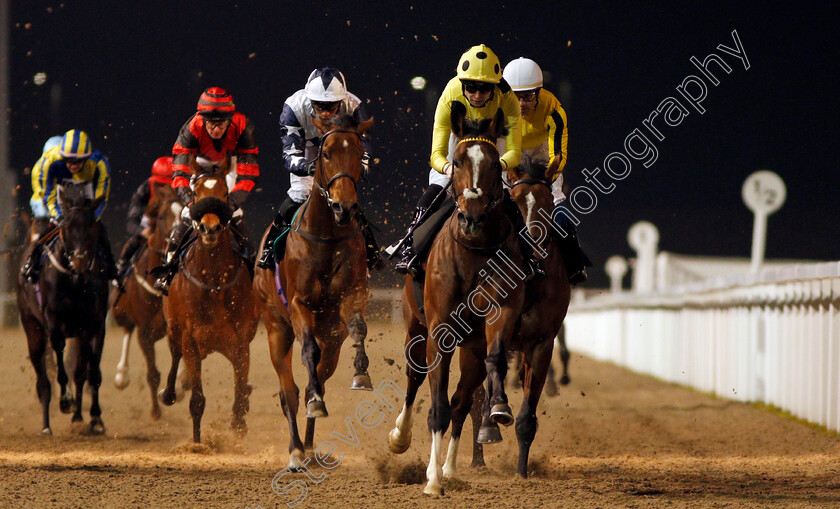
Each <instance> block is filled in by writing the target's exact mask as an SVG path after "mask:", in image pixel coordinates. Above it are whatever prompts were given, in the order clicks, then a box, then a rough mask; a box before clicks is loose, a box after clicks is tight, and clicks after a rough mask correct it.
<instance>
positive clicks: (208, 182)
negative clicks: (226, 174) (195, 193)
mask: <svg viewBox="0 0 840 509" xmlns="http://www.w3.org/2000/svg"><path fill="white" fill-rule="evenodd" d="M217 183H218V181H217V180H205V181H204V187H206V188H207V189H213V188H214V187H216V184H217Z"/></svg>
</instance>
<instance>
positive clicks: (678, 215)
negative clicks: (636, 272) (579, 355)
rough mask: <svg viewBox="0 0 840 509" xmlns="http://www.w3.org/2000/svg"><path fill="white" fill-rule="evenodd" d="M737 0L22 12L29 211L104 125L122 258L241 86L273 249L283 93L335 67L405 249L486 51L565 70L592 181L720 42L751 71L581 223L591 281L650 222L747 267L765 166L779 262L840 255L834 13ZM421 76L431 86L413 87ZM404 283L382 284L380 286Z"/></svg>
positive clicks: (197, 5) (77, 6)
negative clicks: (459, 91)
mask: <svg viewBox="0 0 840 509" xmlns="http://www.w3.org/2000/svg"><path fill="white" fill-rule="evenodd" d="M733 3H734V2H724V3H716V2H691V3H688V2H659V3H657V4H642V3H636V2H622V3H621V4H620V5H613V4H609V3H606V2H573V3H570V2H545V3H527V2H503V3H496V2H471V3H464V2H448V3H444V4H441V5H438V6H433V5H431V4H430V3H428V2H417V3H414V4H412V3H408V2H394V3H392V4H386V3H380V5H378V6H376V7H374V6H373V5H374V4H373V3H364V4H362V3H357V2H342V3H336V2H265V1H263V2H241V3H238V4H234V3H232V2H197V1H190V2H171V1H170V2H160V1H147V2H140V3H131V4H128V3H123V2H91V1H65V2H63V3H61V2H38V1H25V2H13V4H12V7H11V13H10V14H11V19H12V26H11V27H10V28H11V51H12V55H11V65H10V72H11V76H10V105H11V108H12V110H11V123H12V125H11V129H10V133H11V137H12V140H11V164H12V168H13V169H14V170H15V171H18V172H19V173H20V174H21V175H22V177H21V180H20V187H19V193H18V201H19V203H20V204H21V205H25V204H26V203H27V202H28V199H29V195H30V193H31V190H30V186H29V179H28V170H27V168H29V167H31V166H32V165H33V164H34V163H35V161H36V160H37V158H38V157H39V155H40V152H41V146H42V145H43V143H44V141H45V140H46V139H47V138H48V137H50V136H52V135H56V134H62V133H63V132H64V131H66V130H67V129H71V128H79V129H84V130H86V131H87V132H88V133H89V134H90V135H91V137H92V139H93V142H94V146H95V148H98V149H100V150H102V151H103V152H104V153H105V154H106V155H107V156H108V157H109V158H110V160H111V166H112V170H113V184H112V189H111V200H110V203H111V205H110V206H109V208H108V211H107V212H106V224H107V225H108V227H109V231H110V232H111V239H112V241H113V243H114V245H115V251H117V252H118V249H119V247H120V246H121V245H122V242H123V241H124V240H125V234H124V232H123V218H124V215H125V212H126V209H127V205H128V199H129V197H130V196H131V193H132V192H133V191H134V189H135V188H136V187H137V186H138V185H139V184H140V182H141V181H142V180H143V179H145V178H146V177H147V176H148V175H149V171H150V168H151V164H152V162H153V161H154V160H155V159H156V158H157V157H159V156H161V155H167V154H168V153H169V152H170V150H171V148H172V145H173V143H174V141H175V137H176V135H177V133H178V129H179V128H180V127H181V125H182V123H183V122H184V121H185V120H186V119H187V118H188V117H189V116H190V115H191V114H192V113H193V112H194V111H195V104H196V102H197V99H198V96H199V95H200V93H201V91H202V90H203V89H204V88H206V87H208V86H221V87H224V88H226V89H228V90H229V91H230V92H231V93H232V94H233V96H234V99H235V101H236V105H237V109H238V110H240V111H242V112H244V113H245V114H246V115H248V116H249V117H251V118H252V119H253V120H254V122H255V124H256V127H257V140H258V142H259V145H260V170H261V177H260V181H259V184H258V189H257V192H256V193H252V196H251V198H250V200H249V203H248V205H247V211H248V214H249V218H250V219H249V222H250V226H251V233H252V238H254V239H256V238H257V236H258V235H259V233H260V232H261V231H262V230H263V228H264V227H265V226H266V225H267V224H268V222H269V221H270V218H271V216H272V214H273V212H272V211H273V209H274V207H276V206H277V205H279V203H280V201H281V199H282V196H283V193H285V190H286V188H287V187H288V182H289V179H288V174H287V173H286V171H285V170H284V169H283V167H282V161H281V147H280V137H279V129H278V123H277V121H278V117H279V113H280V111H281V109H282V106H283V101H284V100H285V99H286V98H287V97H288V96H289V95H291V94H292V93H293V92H295V91H296V90H298V89H300V88H302V87H303V85H304V83H305V80H306V77H307V76H308V75H309V72H310V71H311V70H312V69H313V68H315V67H321V66H325V65H329V66H334V67H337V68H339V69H341V70H342V71H343V72H344V74H345V76H346V78H347V81H348V85H349V87H348V88H349V90H350V91H351V92H353V93H354V94H356V95H357V96H359V97H360V98H362V99H363V100H369V103H368V105H367V107H368V108H369V110H370V111H371V112H372V113H373V114H374V116H375V117H376V123H375V125H374V128H373V129H372V130H371V134H372V136H373V139H374V157H376V158H378V159H379V164H378V165H377V166H376V167H375V171H374V172H373V173H372V176H371V179H370V182H369V183H367V184H366V185H365V187H364V189H363V190H362V195H363V197H362V199H363V206H364V207H365V210H366V212H367V215H368V217H369V218H370V219H371V220H372V221H374V222H375V224H377V225H378V226H379V228H380V229H381V230H382V231H381V232H380V233H379V235H378V237H379V239H380V243H381V244H383V245H386V244H388V243H390V242H391V241H393V240H395V239H397V238H398V237H399V236H401V235H402V233H403V230H404V227H405V226H406V224H407V223H408V221H409V219H410V215H411V213H412V209H413V207H414V203H415V202H416V200H417V198H418V197H419V196H420V193H421V190H422V188H423V187H424V186H425V184H426V182H427V173H428V165H427V163H428V158H429V148H430V138H431V127H430V126H431V114H432V110H431V109H432V108H433V106H434V103H435V102H436V100H437V95H438V94H439V91H440V90H441V88H442V86H443V85H444V84H445V83H446V81H447V80H448V79H449V78H451V77H452V76H453V75H454V72H455V66H456V64H457V61H458V57H459V56H460V54H461V53H462V52H463V51H464V50H465V49H466V48H467V47H469V46H472V45H474V44H478V43H482V42H483V43H486V44H487V45H488V46H490V47H491V48H492V49H493V50H494V51H495V52H496V53H497V54H498V55H499V58H500V59H501V60H502V63H503V64H506V63H507V62H509V61H510V60H512V59H514V58H516V57H519V56H527V57H530V58H533V59H534V60H536V61H537V62H538V63H539V64H540V65H541V66H542V68H543V69H544V70H545V71H548V72H549V73H550V79H549V80H548V81H547V83H546V88H548V89H550V90H552V91H553V92H555V93H556V94H557V95H558V97H559V98H560V99H561V101H562V102H563V104H564V106H565V108H566V112H567V114H568V118H569V162H568V165H567V166H566V170H565V171H566V174H567V178H568V179H570V180H571V182H572V185H573V186H574V185H576V184H582V183H583V179H582V176H581V175H580V171H581V169H582V168H590V169H592V168H594V167H596V166H598V167H602V161H603V159H604V157H605V156H606V155H608V154H609V153H611V152H613V151H622V150H623V141H624V138H625V137H626V136H627V135H628V134H629V133H630V132H631V131H632V130H633V129H635V128H637V127H638V128H642V125H641V122H642V120H644V119H646V118H647V117H648V115H649V114H650V112H651V111H652V110H653V109H654V108H655V107H656V106H657V105H658V104H659V103H660V101H662V100H663V99H665V98H666V97H667V96H674V97H677V98H678V99H682V98H681V97H679V96H678V94H677V93H676V91H675V87H676V86H677V85H678V84H680V82H682V80H683V78H685V77H686V76H687V75H689V74H699V72H698V71H697V70H696V69H695V68H694V66H692V65H691V63H690V62H689V58H690V57H691V56H696V57H697V58H699V59H700V60H701V61H702V60H703V59H704V58H705V57H706V55H708V54H709V53H711V52H715V53H718V54H719V55H721V56H722V57H723V58H724V60H726V61H727V63H729V65H730V66H731V67H732V68H733V71H732V73H731V74H729V75H726V74H724V73H723V72H722V71H721V72H717V73H716V74H717V76H718V78H719V79H720V81H721V83H720V85H719V86H717V87H711V86H710V87H709V92H708V97H707V98H706V100H705V102H704V103H703V106H704V107H705V108H706V110H707V112H706V113H705V114H704V115H700V114H699V113H697V112H696V111H694V110H691V114H690V115H689V116H688V117H687V118H686V119H685V120H684V121H683V122H682V124H681V125H679V126H677V127H673V128H668V127H664V128H663V134H664V135H665V136H666V139H665V140H664V141H662V142H658V143H657V144H656V145H657V148H658V150H659V158H658V160H657V162H656V163H655V164H654V165H653V166H652V167H651V168H648V169H645V168H644V167H643V166H642V165H641V163H637V164H634V166H633V171H632V173H631V174H630V175H629V176H628V177H627V178H626V179H624V180H622V181H618V182H615V184H616V190H615V191H614V192H612V193H611V194H609V195H601V194H599V195H598V197H599V202H598V206H597V208H596V209H595V211H594V212H592V213H591V214H589V215H588V216H585V217H584V218H583V221H584V224H583V226H582V227H581V228H580V234H581V237H582V240H583V242H584V245H585V247H586V249H587V251H588V252H589V253H590V255H591V257H592V258H593V260H594V261H595V265H596V267H595V269H596V270H595V271H593V272H594V274H593V276H594V277H593V281H592V282H591V283H590V285H591V286H599V285H600V286H604V285H606V283H607V279H606V276H605V275H604V272H603V264H604V262H605V260H606V259H607V258H608V257H609V256H611V255H613V254H621V255H624V256H632V255H633V252H632V250H631V249H630V248H629V246H628V245H627V242H626V236H627V230H628V228H629V227H630V225H632V224H633V223H635V222H636V221H639V220H648V221H651V222H653V223H654V224H656V225H657V226H658V227H659V230H660V237H661V239H660V248H661V249H663V250H668V251H673V252H678V253H688V254H700V255H715V256H741V257H749V255H750V243H751V231H752V214H751V213H750V212H749V211H748V210H747V209H746V207H745V206H744V205H743V202H742V201H741V194H740V193H741V185H742V183H743V181H744V180H745V179H746V177H747V176H748V175H749V174H750V173H752V172H754V171H756V170H758V169H769V170H772V171H775V172H777V173H778V174H779V175H781V177H782V178H783V179H784V180H785V183H786V184H787V188H788V198H787V202H786V203H785V205H784V206H783V207H782V209H781V210H780V211H779V212H777V213H775V214H774V215H772V216H771V217H770V220H769V238H768V242H767V257H768V258H807V259H838V254H837V249H836V244H835V242H836V241H835V239H836V238H837V237H838V233H840V227H838V225H837V223H836V221H835V218H834V213H835V212H836V211H837V207H836V206H835V201H834V200H833V195H834V192H835V190H836V189H838V184H840V175H838V169H840V157H838V153H840V151H838V148H837V133H838V130H837V128H836V118H837V116H838V113H840V112H838V101H837V99H836V93H837V90H838V69H837V66H838V64H837V51H836V49H837V48H838V47H840V45H838V36H837V32H838V31H837V29H836V16H835V15H834V12H836V11H833V10H832V9H830V8H829V7H828V6H826V7H818V6H815V5H806V3H803V2H796V3H784V4H775V3H774V4H768V3H765V2H751V3H745V4H742V5H738V6H733V5H732V4H733ZM362 5H364V7H361V6H362ZM822 9H825V10H824V11H822ZM829 11H831V12H829ZM6 29H7V27H3V30H6ZM733 30H737V31H738V34H739V36H740V39H741V42H742V44H743V46H744V49H745V52H746V54H747V57H748V58H749V62H750V65H751V67H750V69H749V70H744V68H743V65H742V64H741V62H740V61H738V60H737V59H736V58H735V57H732V56H728V55H725V54H724V53H721V52H720V51H718V50H717V49H716V47H717V45H718V44H725V45H727V46H729V47H734V43H733V40H732V36H731V35H730V34H731V32H732V31H733ZM569 42H570V43H571V44H569ZM832 48H833V49H832ZM37 72H45V73H46V74H47V81H46V83H45V84H43V85H41V86H37V85H35V84H34V83H33V76H34V75H35V74H36V73H37ZM418 75H420V76H424V77H425V78H426V79H427V80H428V82H429V85H428V87H427V90H426V91H423V92H418V91H414V90H412V89H411V87H410V85H409V81H410V79H411V78H412V77H414V76H418ZM56 87H60V90H61V95H60V101H59V102H58V104H57V108H56V107H53V106H51V98H50V97H51V94H52V93H54V91H55V90H56ZM427 95H428V96H429V97H427ZM660 122H661V120H660ZM660 125H661V124H660ZM24 172H26V175H25V176H24ZM396 281H397V279H396V278H395V277H393V276H392V275H391V274H390V273H387V274H379V275H377V276H376V277H375V279H374V284H378V285H382V284H390V283H393V282H396Z"/></svg>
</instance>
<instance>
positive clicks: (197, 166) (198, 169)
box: [190, 154, 201, 175]
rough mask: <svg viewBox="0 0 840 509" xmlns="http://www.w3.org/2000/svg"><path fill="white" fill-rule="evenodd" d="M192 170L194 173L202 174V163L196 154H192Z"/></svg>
mask: <svg viewBox="0 0 840 509" xmlns="http://www.w3.org/2000/svg"><path fill="white" fill-rule="evenodd" d="M190 170H191V171H192V173H193V175H201V165H200V164H198V161H196V160H195V154H190Z"/></svg>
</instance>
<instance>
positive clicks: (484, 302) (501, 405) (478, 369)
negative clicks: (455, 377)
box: [389, 108, 525, 495]
mask: <svg viewBox="0 0 840 509" xmlns="http://www.w3.org/2000/svg"><path fill="white" fill-rule="evenodd" d="M504 121H505V118H504V114H503V112H502V111H501V110H499V111H498V112H497V113H496V115H495V116H494V118H493V119H492V120H490V121H488V120H484V121H481V122H480V123H479V124H478V125H476V124H474V123H472V122H470V121H468V120H467V119H466V118H465V112H464V111H462V110H461V109H456V108H453V110H452V115H451V122H452V132H453V133H454V134H455V136H456V137H457V138H458V139H459V141H458V144H457V147H456V149H455V151H454V153H453V165H454V172H453V176H452V179H453V180H452V192H453V195H454V197H455V200H456V211H455V212H454V213H453V214H452V216H451V217H450V218H449V219H448V220H447V222H446V224H445V225H444V227H443V230H442V231H441V232H440V233H439V234H438V235H437V238H436V239H435V240H434V243H433V244H432V249H431V252H430V253H429V259H428V262H427V264H426V268H425V271H426V278H425V285H424V287H423V292H422V294H423V298H424V301H425V317H424V316H423V315H422V314H421V313H420V311H419V308H418V305H417V302H416V299H415V297H414V291H413V288H412V286H413V282H412V281H411V280H410V279H408V278H407V280H406V288H405V292H404V298H403V302H404V305H403V313H404V315H405V318H406V323H407V324H408V325H407V328H408V334H407V336H406V348H405V353H406V360H407V367H406V372H407V375H408V390H407V394H406V398H405V403H404V405H403V409H402V412H401V413H400V415H399V417H397V422H396V427H395V428H394V429H393V430H392V431H391V433H390V435H389V447H390V449H391V451H393V452H395V453H402V452H405V451H406V450H407V449H408V447H409V446H410V444H411V433H410V430H411V418H412V414H413V411H412V407H413V404H414V398H415V396H416V394H417V389H418V388H419V386H420V385H421V384H422V382H423V379H424V378H425V376H426V373H428V377H429V388H430V391H431V395H432V405H431V409H430V410H429V419H428V424H429V431H430V432H431V434H432V447H431V458H430V461H429V466H428V468H427V469H426V477H427V479H428V483H427V484H426V487H425V488H424V490H423V491H424V493H428V494H434V495H441V494H442V493H443V489H442V486H441V477H442V476H446V477H451V476H454V475H455V458H456V456H457V450H458V443H459V440H460V435H461V431H462V428H463V424H464V420H465V419H466V417H467V414H468V413H470V410H471V408H476V406H474V405H473V393H474V392H475V391H476V389H477V388H479V387H480V385H481V383H482V381H484V379H485V375H486V377H487V380H488V388H489V403H490V404H491V409H490V418H491V419H492V421H493V422H495V423H499V424H504V425H508V426H509V425H511V424H512V423H513V414H512V411H511V410H510V407H509V406H508V404H507V396H506V394H505V392H504V378H505V372H506V370H507V364H506V358H505V349H506V347H507V343H508V341H509V340H510V337H511V335H512V333H513V329H514V326H515V324H516V322H517V318H518V315H519V311H520V309H521V307H522V302H523V293H524V284H521V282H520V284H515V282H514V284H510V283H509V282H507V283H506V281H504V278H505V277H508V278H510V279H511V280H514V278H521V279H524V277H525V275H524V272H523V271H522V257H521V254H520V250H519V243H518V238H517V232H515V231H514V229H513V224H512V223H511V221H510V219H508V216H507V214H506V213H505V211H504V210H503V206H502V205H503V200H504V194H503V193H504V189H503V185H502V175H501V174H502V166H501V164H500V161H499V152H498V150H497V148H496V145H495V140H496V139H498V138H499V137H500V136H503V135H504V131H505V128H504ZM508 264H509V265H508ZM502 266H505V267H507V270H508V271H510V272H511V274H510V275H508V274H502V273H496V274H495V276H494V275H493V271H494V270H495V269H494V267H502ZM424 318H425V319H424ZM429 332H430V334H429ZM427 338H428V339H427ZM456 345H457V346H460V347H461V348H460V352H459V354H460V355H459V361H460V367H461V378H460V380H459V381H458V387H457V389H456V391H455V394H453V396H452V401H451V403H450V402H449V401H447V392H448V385H449V366H450V361H451V358H452V353H453V351H454V350H455V347H456ZM474 419H475V413H474ZM450 420H451V421H452V436H451V440H450V443H449V450H448V453H447V457H446V464H445V465H443V467H442V466H441V464H440V452H441V445H442V444H441V442H442V439H443V433H444V432H445V431H446V429H447V428H448V426H449V423H450ZM473 424H474V428H475V420H474V421H473Z"/></svg>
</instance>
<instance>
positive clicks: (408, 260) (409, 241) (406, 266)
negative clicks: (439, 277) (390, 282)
mask: <svg viewBox="0 0 840 509" xmlns="http://www.w3.org/2000/svg"><path fill="white" fill-rule="evenodd" d="M426 210H428V209H426V208H425V207H417V208H416V209H414V219H412V220H411V224H410V225H408V231H409V232H413V231H414V230H415V229H416V228H417V226H419V225H420V218H421V217H423V215H424V214H426ZM421 263H422V262H421V261H420V259H419V257H418V256H417V253H416V252H415V251H414V235H413V233H412V234H409V235H408V237H407V238H406V239H405V243H404V244H403V247H402V251H401V252H400V261H398V262H397V264H396V265H394V270H396V271H397V272H399V273H400V274H408V273H411V274H413V275H414V274H417V273H418V272H419V270H420V269H421Z"/></svg>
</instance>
